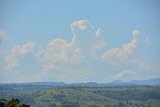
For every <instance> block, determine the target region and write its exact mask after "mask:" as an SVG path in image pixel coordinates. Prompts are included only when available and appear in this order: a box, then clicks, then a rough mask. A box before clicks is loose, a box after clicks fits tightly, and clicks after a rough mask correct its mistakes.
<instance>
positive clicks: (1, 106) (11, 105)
mask: <svg viewBox="0 0 160 107" xmlns="http://www.w3.org/2000/svg"><path fill="white" fill-rule="evenodd" d="M0 107H30V105H27V104H24V103H21V102H20V100H19V99H14V98H13V99H10V100H8V101H7V100H6V99H1V100H0Z"/></svg>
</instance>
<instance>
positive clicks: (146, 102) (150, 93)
mask: <svg viewBox="0 0 160 107" xmlns="http://www.w3.org/2000/svg"><path fill="white" fill-rule="evenodd" d="M15 90H17V91H15ZM15 90H14V91H13V90H12V91H8V92H7V90H5V92H3V93H5V94H2V92H1V93H0V95H1V96H0V97H1V99H2V98H5V99H10V98H19V99H20V100H21V101H23V102H25V103H27V104H29V105H31V107H160V88H159V87H116V88H46V89H43V88H42V89H34V90H30V91H28V90H24V89H23V90H22V89H21V88H19V89H15ZM18 90H19V91H18ZM3 91H4V90H3Z"/></svg>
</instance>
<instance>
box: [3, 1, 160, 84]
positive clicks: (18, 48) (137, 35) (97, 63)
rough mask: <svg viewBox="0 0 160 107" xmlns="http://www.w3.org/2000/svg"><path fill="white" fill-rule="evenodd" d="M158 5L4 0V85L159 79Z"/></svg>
mask: <svg viewBox="0 0 160 107" xmlns="http://www.w3.org/2000/svg"><path fill="white" fill-rule="evenodd" d="M159 10H160V2H159V1H158V0H150V1H146V0H141V1H139V0H134V1H128V0H122V1H116V0H100V1H98V0H95V1H91V0H79V1H74V0H70V1H61V0H55V1H54V0H53V1H52V0H46V1H45V0H39V1H38V0H34V1H31V0H26V1H25V0H23V1H20V0H14V1H11V0H1V1H0V83H24V82H25V83H26V82H35V81H37V82H38V81H41V82H43V81H44V82H45V81H53V82H64V83H85V82H97V83H107V82H111V81H114V80H121V81H131V80H147V79H152V78H159V77H160V47H159V46H160V42H159V40H160V20H159V19H160V12H159Z"/></svg>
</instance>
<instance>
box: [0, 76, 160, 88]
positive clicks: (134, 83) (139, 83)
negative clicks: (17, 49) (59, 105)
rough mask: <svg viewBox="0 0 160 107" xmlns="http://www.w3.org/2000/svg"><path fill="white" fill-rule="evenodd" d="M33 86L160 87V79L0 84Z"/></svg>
mask: <svg viewBox="0 0 160 107" xmlns="http://www.w3.org/2000/svg"><path fill="white" fill-rule="evenodd" d="M6 84H11V85H32V86H49V87H75V88H76V87H123V86H160V78H154V79H149V80H132V81H128V82H124V81H120V80H116V81H112V82H110V83H96V82H87V83H64V82H30V83H0V85H6Z"/></svg>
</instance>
